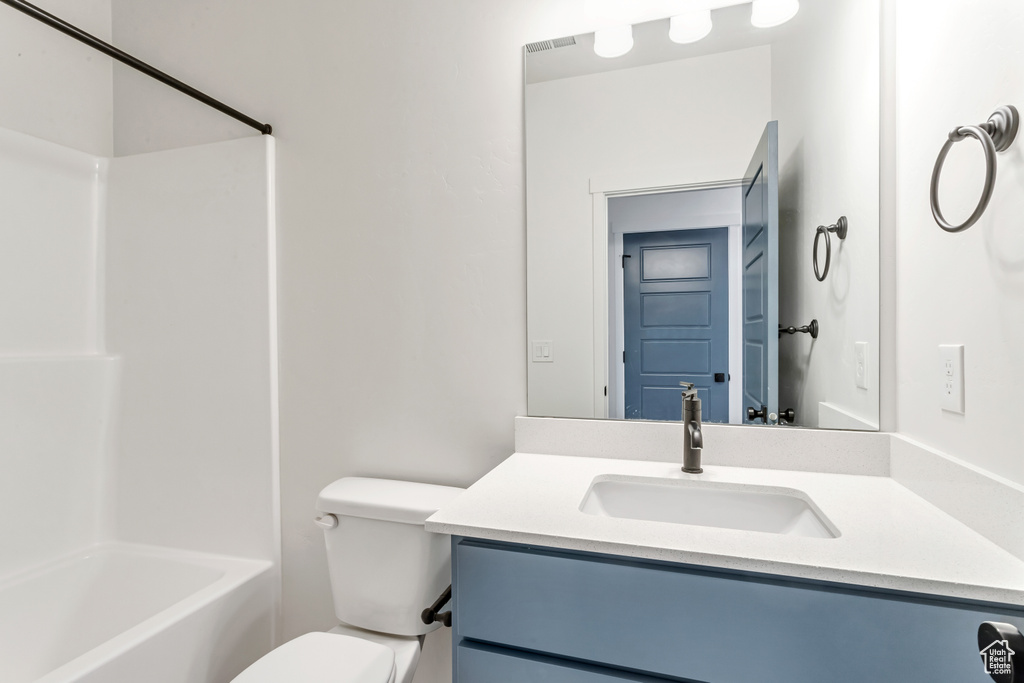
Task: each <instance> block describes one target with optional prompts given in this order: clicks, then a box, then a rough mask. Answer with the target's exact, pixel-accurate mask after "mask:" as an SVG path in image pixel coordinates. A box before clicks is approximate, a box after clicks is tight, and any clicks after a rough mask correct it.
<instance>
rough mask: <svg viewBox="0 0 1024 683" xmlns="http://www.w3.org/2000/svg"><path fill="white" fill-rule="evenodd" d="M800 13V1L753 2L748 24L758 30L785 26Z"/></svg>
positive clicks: (758, 0) (755, 0) (756, 0)
mask: <svg viewBox="0 0 1024 683" xmlns="http://www.w3.org/2000/svg"><path fill="white" fill-rule="evenodd" d="M799 11H800V0H754V2H753V5H752V7H751V11H750V23H751V24H753V25H754V26H756V27H758V28H771V27H772V26H778V25H779V24H785V23H786V22H787V21H789V20H790V19H792V18H793V17H795V16H796V13H797V12H799Z"/></svg>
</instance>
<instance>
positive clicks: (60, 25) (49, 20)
mask: <svg viewBox="0 0 1024 683" xmlns="http://www.w3.org/2000/svg"><path fill="white" fill-rule="evenodd" d="M0 2H2V3H4V4H5V5H10V6H11V7H13V8H14V9H16V10H20V11H22V12H24V13H25V14H27V15H29V16H30V17H32V18H33V19H37V20H38V21H41V22H43V23H44V24H46V25H47V26H51V27H53V28H55V29H57V30H58V31H60V32H61V33H66V34H67V35H69V36H71V37H72V38H74V39H75V40H78V41H81V42H83V43H85V44H86V45H88V46H89V47H91V48H93V49H94V50H99V51H100V52H102V53H103V54H105V55H108V56H110V57H113V58H114V59H116V60H117V61H119V62H121V63H122V64H127V65H128V66H130V67H132V68H133V69H136V70H138V71H141V72H142V73H144V74H146V75H147V76H149V77H150V78H155V79H156V80H158V81H160V82H161V83H165V84H167V85H169V86H171V87H172V88H174V89H175V90H178V91H180V92H183V93H185V94H186V95H188V96H189V97H193V98H195V99H197V100H199V101H200V102H202V103H203V104H205V105H207V106H210V107H213V108H214V109H216V110H217V111H219V112H222V113H224V114H227V115H228V116H230V117H232V118H234V119H238V120H239V121H241V122H242V123H244V124H245V125H247V126H252V127H253V128H255V129H256V130H258V131H259V132H261V133H263V134H264V135H270V134H271V133H272V132H273V130H274V129H273V128H272V127H271V126H270V124H269V123H260V122H259V121H257V120H256V119H254V118H252V117H249V116H246V115H245V114H243V113H242V112H240V111H238V110H237V109H232V108H231V107H229V106H228V105H226V104H224V103H223V102H219V101H217V100H215V99H213V98H212V97H210V96H209V95H207V94H205V93H202V92H200V91H198V90H196V89H195V88H193V87H192V86H190V85H186V84H185V83H182V82H181V81H179V80H178V79H176V78H173V77H171V76H168V75H167V74H165V73H164V72H163V71H160V70H159V69H154V68H153V67H151V66H150V65H149V64H146V63H145V62H143V61H140V60H138V59H136V58H135V57H132V56H131V55H130V54H128V53H127V52H122V51H121V50H118V49H117V48H116V47H114V46H113V45H110V44H108V43H105V42H103V41H102V40H100V39H99V38H97V37H96V36H93V35H90V34H88V33H86V32H85V31H83V30H82V29H80V28H78V27H76V26H72V25H71V24H69V23H68V22H66V21H64V20H63V19H60V18H59V17H55V16H53V15H52V14H49V13H48V12H45V11H43V10H41V9H39V8H38V7H36V6H35V5H31V4H29V3H27V2H24V0H0Z"/></svg>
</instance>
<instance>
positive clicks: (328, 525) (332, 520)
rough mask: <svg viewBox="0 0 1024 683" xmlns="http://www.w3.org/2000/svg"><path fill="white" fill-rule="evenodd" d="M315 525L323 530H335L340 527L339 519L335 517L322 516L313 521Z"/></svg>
mask: <svg viewBox="0 0 1024 683" xmlns="http://www.w3.org/2000/svg"><path fill="white" fill-rule="evenodd" d="M313 524H316V525H317V526H318V527H320V528H321V529H325V530H326V529H333V528H335V527H336V526H338V518H337V517H335V516H334V515H321V516H320V517H317V518H316V519H314V520H313Z"/></svg>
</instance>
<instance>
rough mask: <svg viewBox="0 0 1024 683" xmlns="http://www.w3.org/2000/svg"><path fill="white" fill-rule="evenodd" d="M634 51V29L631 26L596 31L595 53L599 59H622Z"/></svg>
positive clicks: (624, 25) (611, 27)
mask: <svg viewBox="0 0 1024 683" xmlns="http://www.w3.org/2000/svg"><path fill="white" fill-rule="evenodd" d="M632 49H633V27H632V26H630V25H629V24H623V25H621V26H610V27H608V28H601V29H598V30H596V31H594V52H595V53H597V56H598V57H607V58H609V59H610V58H612V57H621V56H622V55H624V54H626V53H627V52H629V51H630V50H632Z"/></svg>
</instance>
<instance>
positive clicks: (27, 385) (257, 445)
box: [0, 130, 280, 683]
mask: <svg viewBox="0 0 1024 683" xmlns="http://www.w3.org/2000/svg"><path fill="white" fill-rule="evenodd" d="M273 144H274V141H273V139H272V138H270V137H269V136H265V137H249V138H245V139H240V140H234V141H230V142H224V143H216V144H212V145H203V146H199V147H192V148H187V149H178V150H169V151H166V152H158V153H154V154H143V155H138V156H130V157H119V158H111V159H108V158H99V157H95V156H92V155H88V154H84V153H82V152H79V151H76V150H73V149H69V148H67V147H62V146H60V145H56V144H53V143H50V142H45V141H42V140H39V139H36V138H32V137H29V136H27V135H23V134H20V133H16V132H13V131H9V130H0V205H2V206H3V207H4V211H5V220H4V221H2V222H0V239H2V240H3V245H4V248H3V249H0V316H2V318H3V320H4V321H5V324H4V325H3V326H2V327H0V468H2V471H3V477H0V543H2V545H3V548H4V551H3V553H0V681H3V683H30V682H39V683H58V682H59V683H72V682H76V683H77V682H82V683H85V682H91V683H101V682H102V683H137V682H140V681H145V682H146V683H215V682H221V681H228V680H231V678H232V677H234V676H235V675H237V674H238V672H239V671H241V670H242V669H244V668H245V667H246V666H247V665H248V664H249V663H251V662H252V661H254V660H255V659H257V658H259V657H260V656H261V655H262V654H264V653H265V652H267V651H268V650H270V649H271V648H272V646H273V645H274V644H275V639H276V622H277V614H278V610H279V602H280V598H279V592H280V590H279V585H280V580H279V567H280V561H279V547H280V543H279V539H278V534H279V531H278V529H279V528H280V527H279V523H278V519H277V515H278V513H277V494H276V493H275V491H276V489H277V447H276V439H277V436H276V435H277V412H276V411H277V408H276V398H275V396H276V375H275V368H276V365H277V363H276V343H275V339H274V329H275V298H274V287H275V284H274V250H273V244H274V232H273V230H274V225H273V221H272V219H271V217H272V215H273V212H272V202H273V151H274V147H273Z"/></svg>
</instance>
